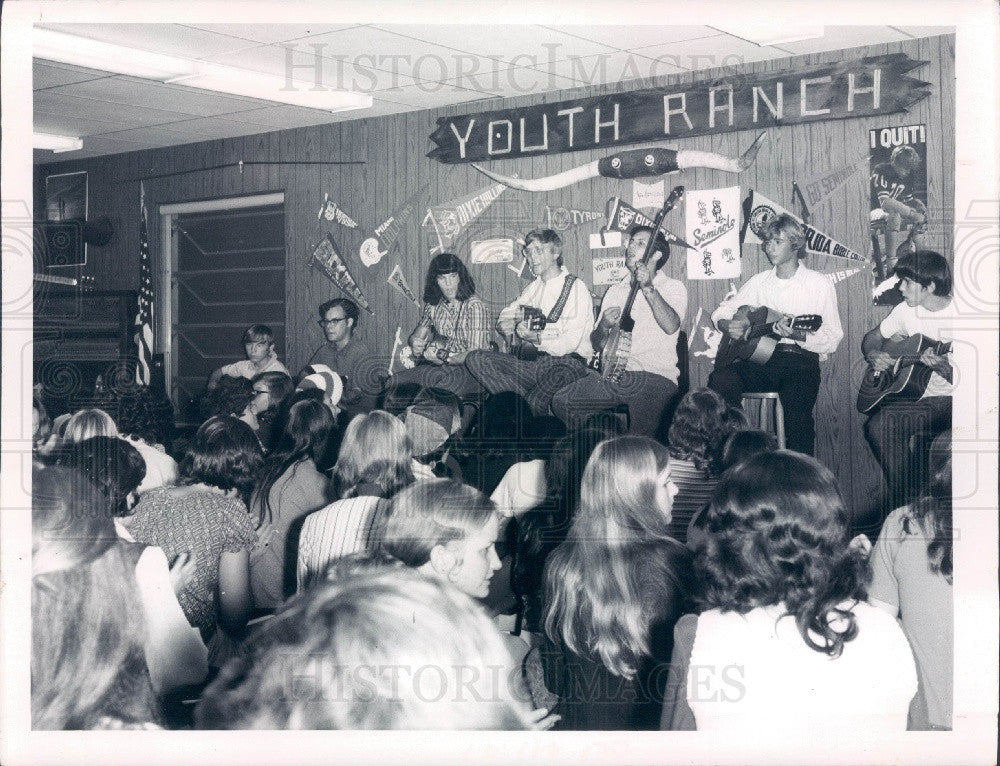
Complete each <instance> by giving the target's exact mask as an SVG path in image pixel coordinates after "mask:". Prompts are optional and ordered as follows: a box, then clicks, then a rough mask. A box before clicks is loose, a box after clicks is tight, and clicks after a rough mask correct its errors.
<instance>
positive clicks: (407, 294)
mask: <svg viewBox="0 0 1000 766" xmlns="http://www.w3.org/2000/svg"><path fill="white" fill-rule="evenodd" d="M386 281H387V282H388V283H389V284H390V285H392V286H393V287H395V288H396V289H397V290H399V292H400V293H402V295H403V297H404V298H406V300H408V301H412V302H413V304H414V305H415V306H416V307H417V308H420V301H418V300H417V296H416V295H414V294H413V290H411V289H410V286H409V285H408V284H407V283H406V277H404V276H403V270H402V269H401V268H399V264H398V263H397V264H396V265H395V266H394V267H393V269H392V273H391V274H390V275H389V278H388V279H387V280H386Z"/></svg>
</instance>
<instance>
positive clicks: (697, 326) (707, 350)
mask: <svg viewBox="0 0 1000 766" xmlns="http://www.w3.org/2000/svg"><path fill="white" fill-rule="evenodd" d="M691 327H692V328H693V329H692V331H691V346H690V348H691V356H692V357H698V356H702V357H705V358H706V359H708V360H709V361H714V360H715V355H716V353H718V350H719V342H720V341H721V340H722V333H721V332H719V331H718V330H716V329H715V328H714V327H713V326H712V319H711V317H710V315H709V314H708V312H706V311H703V310H702V309H701V308H700V307H699V308H698V313H697V314H696V315H695V318H694V323H693V324H692V325H691Z"/></svg>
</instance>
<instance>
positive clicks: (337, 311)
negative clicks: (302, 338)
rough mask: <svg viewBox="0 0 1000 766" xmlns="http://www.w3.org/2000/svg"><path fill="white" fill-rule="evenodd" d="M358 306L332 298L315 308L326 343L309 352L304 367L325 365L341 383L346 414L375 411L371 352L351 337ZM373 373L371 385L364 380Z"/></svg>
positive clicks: (378, 385) (375, 385) (376, 388)
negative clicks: (342, 384) (310, 354)
mask: <svg viewBox="0 0 1000 766" xmlns="http://www.w3.org/2000/svg"><path fill="white" fill-rule="evenodd" d="M360 313H361V312H360V311H359V310H358V305H357V304H356V303H355V302H354V301H352V300H350V299H348V298H334V299H333V300H329V301H327V302H326V303H324V304H322V305H321V306H320V307H319V317H320V318H319V322H318V324H319V326H320V327H321V328H322V329H323V333H324V335H325V336H326V342H325V343H324V344H323V345H322V346H320V347H319V348H317V349H316V351H314V352H313V355H312V356H311V357H310V358H309V362H308V364H307V366H308V365H315V364H325V365H326V366H327V367H329V368H330V369H331V370H333V371H334V372H336V373H337V374H338V375H339V376H340V377H341V379H342V380H343V382H344V395H343V398H342V399H341V400H340V407H341V409H343V410H345V411H347V412H348V413H349V414H350V415H352V416H353V415H357V414H358V413H362V412H370V411H371V410H373V409H375V405H376V394H377V392H378V391H379V390H380V389H381V387H382V384H381V379H380V376H379V375H378V371H377V370H372V369H371V365H372V362H373V357H372V352H371V351H370V350H369V349H368V347H367V346H366V345H365V344H364V342H363V341H361V340H360V339H357V338H355V337H354V331H355V330H356V329H357V327H358V320H359V319H360ZM373 373H374V374H375V377H377V378H379V379H378V380H375V379H373V380H372V381H371V385H365V381H366V380H368V379H369V377H371V376H372V374H373Z"/></svg>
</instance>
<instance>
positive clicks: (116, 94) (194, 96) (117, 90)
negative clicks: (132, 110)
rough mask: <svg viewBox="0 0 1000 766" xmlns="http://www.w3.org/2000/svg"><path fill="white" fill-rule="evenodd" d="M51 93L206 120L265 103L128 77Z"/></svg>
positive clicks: (95, 81)
mask: <svg viewBox="0 0 1000 766" xmlns="http://www.w3.org/2000/svg"><path fill="white" fill-rule="evenodd" d="M48 92H49V93H56V94H62V95H66V96H77V97H79V98H90V99H97V100H99V101H107V102H109V103H112V104H128V105H131V106H144V105H146V104H156V106H157V108H159V109H165V110H167V111H171V112H177V113H180V114H192V115H198V116H203V117H208V116H212V115H219V114H227V113H230V112H239V111H243V110H246V109H255V108H257V107H260V106H261V105H262V104H264V103H266V102H263V101H260V100H258V99H250V98H241V97H240V96H227V95H223V94H221V93H214V92H212V91H207V90H202V89H199V88H189V87H185V86H182V85H163V84H161V83H158V82H152V81H150V80H140V79H138V78H135V77H125V76H118V77H108V78H106V79H103V80H91V81H89V82H81V83H76V84H73V85H67V86H63V87H59V88H50V89H49V91H48Z"/></svg>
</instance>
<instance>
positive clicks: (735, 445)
mask: <svg viewBox="0 0 1000 766" xmlns="http://www.w3.org/2000/svg"><path fill="white" fill-rule="evenodd" d="M777 449H778V440H777V439H776V438H774V435H773V434H770V433H768V432H767V431H759V430H756V429H751V430H747V431H736V432H735V433H731V434H729V436H727V437H726V440H725V441H724V442H723V443H722V449H721V450H720V454H719V461H718V471H717V472H718V473H720V474H721V473H722V472H723V471H726V470H728V469H730V468H732V467H733V466H734V465H737V464H738V463H742V462H743V461H744V460H749V459H750V458H752V457H753V456H754V455H759V454H760V453H762V452H774V451H775V450H777Z"/></svg>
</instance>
